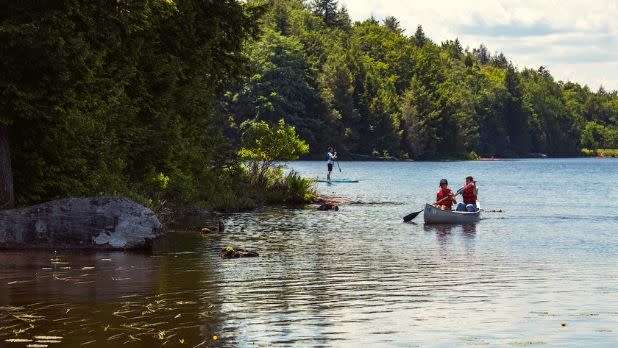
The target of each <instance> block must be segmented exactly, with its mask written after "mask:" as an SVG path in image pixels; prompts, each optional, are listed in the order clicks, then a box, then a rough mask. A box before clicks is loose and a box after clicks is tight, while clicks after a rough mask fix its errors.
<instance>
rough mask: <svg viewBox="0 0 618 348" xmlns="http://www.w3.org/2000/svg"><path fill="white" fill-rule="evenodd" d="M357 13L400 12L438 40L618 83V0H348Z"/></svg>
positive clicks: (405, 21)
mask: <svg viewBox="0 0 618 348" xmlns="http://www.w3.org/2000/svg"><path fill="white" fill-rule="evenodd" d="M339 4H340V5H345V6H346V7H347V9H348V13H349V14H350V16H351V17H352V19H353V20H364V19H367V18H369V17H370V16H374V17H375V18H376V19H378V20H381V19H383V18H384V17H386V16H395V17H396V18H397V19H398V20H399V21H400V23H401V26H402V27H403V28H404V29H406V31H405V33H406V34H407V35H412V34H414V31H415V30H416V27H417V25H419V24H420V25H422V26H423V30H424V31H425V34H426V35H427V36H428V37H429V38H431V39H432V40H434V41H435V42H437V43H440V42H442V41H445V40H450V39H454V38H459V41H460V42H461V44H462V45H463V46H464V47H466V46H469V47H471V48H473V47H478V46H479V45H480V44H481V43H483V44H485V46H487V47H488V49H489V50H490V51H491V52H496V51H498V52H503V53H504V54H505V56H506V57H507V58H508V59H510V60H511V61H512V62H513V63H514V64H515V65H516V66H517V67H518V68H520V69H523V68H525V67H529V68H538V67H539V66H541V65H542V66H545V67H546V68H548V69H549V71H550V72H551V74H552V75H553V76H554V78H555V79H556V80H563V81H569V80H570V81H573V82H578V83H580V84H587V85H588V86H589V87H590V88H591V89H592V90H596V89H598V88H599V86H601V85H602V86H604V87H605V89H608V90H618V68H617V67H618V20H617V18H618V2H616V1H615V0H594V1H584V0H561V1H559V0H545V1H539V0H475V1H461V0H432V1H409V2H402V1H400V0H381V1H379V0H340V1H339Z"/></svg>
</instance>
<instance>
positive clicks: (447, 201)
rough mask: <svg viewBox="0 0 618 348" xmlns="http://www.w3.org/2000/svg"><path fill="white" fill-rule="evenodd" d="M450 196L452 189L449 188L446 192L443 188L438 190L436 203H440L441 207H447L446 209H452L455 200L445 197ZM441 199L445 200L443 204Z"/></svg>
mask: <svg viewBox="0 0 618 348" xmlns="http://www.w3.org/2000/svg"><path fill="white" fill-rule="evenodd" d="M450 194H451V189H448V188H447V189H446V190H443V189H442V187H440V188H439V189H438V194H437V195H436V202H438V204H439V205H445V206H446V207H448V208H449V209H450V208H451V206H452V205H453V200H452V199H448V198H444V197H447V196H448V195H450ZM443 198H444V199H443ZM441 199H443V200H442V202H440V200H441Z"/></svg>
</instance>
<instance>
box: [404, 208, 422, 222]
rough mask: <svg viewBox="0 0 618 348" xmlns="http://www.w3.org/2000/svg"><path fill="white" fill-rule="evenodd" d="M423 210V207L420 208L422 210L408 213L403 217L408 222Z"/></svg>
mask: <svg viewBox="0 0 618 348" xmlns="http://www.w3.org/2000/svg"><path fill="white" fill-rule="evenodd" d="M423 210H425V209H422V210H420V211H415V212H413V213H410V214H408V215H406V216H404V217H403V222H408V221H410V220H412V219H414V218H415V217H417V216H418V214H420V213H421V212H422V211H423Z"/></svg>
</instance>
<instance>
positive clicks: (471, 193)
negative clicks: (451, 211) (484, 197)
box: [455, 176, 478, 212]
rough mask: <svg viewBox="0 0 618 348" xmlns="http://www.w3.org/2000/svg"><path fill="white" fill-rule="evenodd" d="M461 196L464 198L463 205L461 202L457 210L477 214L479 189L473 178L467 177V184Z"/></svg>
mask: <svg viewBox="0 0 618 348" xmlns="http://www.w3.org/2000/svg"><path fill="white" fill-rule="evenodd" d="M461 195H462V196H463V203H462V202H460V203H459V204H457V208H456V209H455V210H457V211H470V212H475V211H476V199H477V195H478V188H477V187H476V182H475V181H474V178H473V177H471V176H468V177H466V184H465V185H464V187H463V191H462V192H461Z"/></svg>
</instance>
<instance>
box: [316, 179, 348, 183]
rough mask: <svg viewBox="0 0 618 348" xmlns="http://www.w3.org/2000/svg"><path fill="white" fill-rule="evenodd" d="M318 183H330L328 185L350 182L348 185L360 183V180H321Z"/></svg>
mask: <svg viewBox="0 0 618 348" xmlns="http://www.w3.org/2000/svg"><path fill="white" fill-rule="evenodd" d="M316 182H328V183H335V182H337V183H342V182H348V183H356V182H358V180H352V179H333V180H330V181H328V180H323V179H319V180H316Z"/></svg>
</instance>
